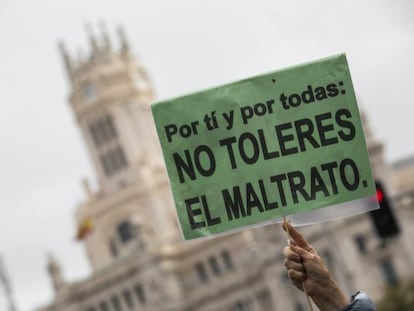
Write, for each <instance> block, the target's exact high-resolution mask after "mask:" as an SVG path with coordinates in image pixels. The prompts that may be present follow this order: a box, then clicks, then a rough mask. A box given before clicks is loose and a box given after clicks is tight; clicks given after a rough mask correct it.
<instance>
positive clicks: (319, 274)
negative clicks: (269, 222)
mask: <svg viewBox="0 0 414 311" xmlns="http://www.w3.org/2000/svg"><path fill="white" fill-rule="evenodd" d="M283 229H284V230H285V231H287V232H288V233H289V236H290V241H289V246H286V247H285V248H284V250H283V254H284V255H285V261H284V265H285V267H286V269H287V270H288V276H289V279H290V281H291V282H292V284H293V285H295V286H296V287H297V288H298V289H300V290H302V291H303V290H304V289H303V286H304V287H305V289H306V292H307V293H308V295H309V297H311V298H312V300H313V301H314V302H315V304H316V305H317V306H318V307H319V309H320V310H321V311H333V310H341V308H343V307H344V306H346V305H347V304H348V301H347V299H346V297H345V295H344V294H343V293H342V291H341V290H340V288H339V287H338V285H337V284H336V282H335V280H334V279H333V277H332V275H331V273H330V272H329V270H328V268H327V267H326V265H325V263H324V262H323V260H322V259H321V258H320V257H319V255H318V254H317V252H316V250H315V249H314V248H313V247H312V245H310V244H309V243H308V242H307V241H306V239H305V238H304V236H303V235H302V233H301V232H300V231H298V230H296V229H295V228H293V227H292V225H291V224H289V223H288V222H285V223H283Z"/></svg>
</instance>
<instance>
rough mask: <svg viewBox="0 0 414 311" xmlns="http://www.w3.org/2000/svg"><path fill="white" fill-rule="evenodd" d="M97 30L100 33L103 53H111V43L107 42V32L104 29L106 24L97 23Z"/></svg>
mask: <svg viewBox="0 0 414 311" xmlns="http://www.w3.org/2000/svg"><path fill="white" fill-rule="evenodd" d="M99 28H100V30H101V33H102V38H103V43H104V49H105V51H108V52H109V51H111V48H112V47H111V41H110V40H109V36H108V31H107V29H106V24H105V22H103V21H100V22H99Z"/></svg>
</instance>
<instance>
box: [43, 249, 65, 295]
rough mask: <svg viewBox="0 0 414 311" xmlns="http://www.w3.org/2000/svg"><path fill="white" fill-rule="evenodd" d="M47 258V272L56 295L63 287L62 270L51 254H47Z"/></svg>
mask: <svg viewBox="0 0 414 311" xmlns="http://www.w3.org/2000/svg"><path fill="white" fill-rule="evenodd" d="M47 256H48V260H47V270H48V272H49V276H50V278H51V280H52V284H53V288H54V289H55V291H56V293H58V292H60V290H61V289H62V288H63V287H64V286H65V280H64V278H63V276H62V269H61V268H60V264H59V263H58V261H57V260H56V258H55V257H54V256H53V255H52V254H50V253H49V254H48V255H47Z"/></svg>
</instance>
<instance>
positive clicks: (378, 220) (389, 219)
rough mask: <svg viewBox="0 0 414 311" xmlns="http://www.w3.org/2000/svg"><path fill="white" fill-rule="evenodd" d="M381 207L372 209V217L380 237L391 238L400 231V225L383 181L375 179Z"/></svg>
mask: <svg viewBox="0 0 414 311" xmlns="http://www.w3.org/2000/svg"><path fill="white" fill-rule="evenodd" d="M375 186H376V189H377V200H378V204H379V206H380V208H379V209H377V210H374V211H371V212H370V214H371V219H372V221H373V222H374V226H375V229H376V231H377V234H378V236H379V237H380V238H382V239H385V238H390V237H393V236H396V235H398V234H399V233H400V227H399V225H398V222H397V219H396V218H395V216H394V212H393V210H392V207H391V205H390V200H389V198H388V196H387V194H386V192H385V191H384V188H383V187H382V185H381V183H380V182H379V181H375Z"/></svg>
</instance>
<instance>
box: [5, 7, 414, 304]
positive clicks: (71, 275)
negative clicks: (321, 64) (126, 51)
mask: <svg viewBox="0 0 414 311" xmlns="http://www.w3.org/2000/svg"><path fill="white" fill-rule="evenodd" d="M413 17H414V1H411V0H392V1H391V0H376V1H375V0H369V1H368V0H365V1H360V0H352V1H349V0H348V1H332V0H330V1H329V0H327V1H322V0H317V1H315V0H314V1H292V0H288V1H287V0H286V1H276V0H254V1H244V0H227V1H225V0H136V1H124V0H118V1H102V0H100V1H85V0H82V1H56V0H49V1H46V0H37V1H33V0H27V1H22V0H0V38H1V48H0V126H1V130H0V142H1V156H0V189H1V192H0V206H1V212H2V214H1V217H0V254H1V255H2V257H3V259H4V262H5V264H6V265H7V268H8V272H9V276H10V278H11V280H12V282H13V288H14V291H15V297H16V299H17V302H18V306H19V308H20V310H23V311H27V310H32V309H33V308H34V307H36V306H39V305H40V304H43V303H47V302H48V301H50V299H51V298H52V289H51V286H50V283H49V280H48V278H47V275H46V272H45V265H46V258H47V256H46V254H47V252H49V251H50V252H52V253H53V254H55V255H56V257H57V258H58V259H59V260H60V261H61V263H62V266H63V268H64V273H65V276H66V277H67V279H69V280H74V279H79V278H82V277H85V276H86V275H87V274H88V265H87V262H86V259H85V256H84V254H83V251H82V247H81V246H80V245H79V244H78V243H76V242H75V241H74V238H73V237H74V234H75V226H74V220H73V219H74V217H73V215H74V212H75V208H76V205H77V204H78V202H80V201H81V200H82V199H83V193H82V189H81V186H80V180H81V178H82V177H83V176H89V177H90V178H91V179H93V178H94V174H93V172H92V169H91V167H90V162H89V159H88V155H87V154H86V150H85V146H84V144H83V142H82V139H81V136H80V134H79V131H78V129H77V125H76V124H75V120H74V118H73V115H72V112H71V111H70V109H69V106H68V103H67V100H66V99H67V95H68V90H69V86H68V83H67V81H66V78H65V73H64V70H63V66H62V62H61V59H60V55H59V53H58V50H57V42H58V40H60V39H63V40H64V41H65V42H66V45H67V47H68V49H69V50H70V51H71V52H72V53H74V54H76V53H77V50H78V48H83V49H84V51H86V50H88V49H89V46H88V42H87V36H86V32H85V27H84V25H85V24H86V23H91V24H92V25H93V27H94V28H95V30H96V32H98V30H99V27H97V25H98V23H99V21H100V20H102V21H105V23H106V25H107V28H108V29H109V32H110V33H111V34H112V35H113V36H114V34H115V29H116V27H117V26H118V25H122V26H124V27H125V30H126V33H127V36H128V37H129V39H130V42H131V45H132V47H133V50H134V52H135V54H136V55H137V56H138V57H139V59H140V61H141V62H142V63H143V64H144V65H145V66H146V68H147V69H148V71H149V72H150V74H151V76H152V79H153V82H154V85H155V88H156V90H157V95H158V97H159V98H165V97H170V96H172V95H179V94H184V93H186V92H189V91H194V90H197V89H201V88H205V87H209V86H214V85H218V84H221V83H224V82H230V81H233V80H237V79H240V78H245V77H248V76H251V75H256V74H260V73H263V72H268V71H271V70H276V69H278V68H282V67H286V66H290V65H293V64H298V63H302V62H306V61H310V60H314V59H318V58H321V57H325V56H329V55H332V54H337V53H342V52H346V53H347V57H348V62H349V64H350V68H351V73H352V76H353V81H354V86H355V89H356V91H357V93H358V97H359V100H360V102H359V104H360V106H361V107H362V109H363V110H364V111H365V112H366V113H367V116H368V118H369V120H370V123H371V127H372V129H373V130H374V133H375V134H376V136H377V137H378V139H380V140H381V141H383V142H384V143H385V145H386V157H387V160H388V161H390V162H391V161H395V160H397V159H400V158H404V157H407V156H410V155H413V154H414V144H413V130H412V115H413V112H414V109H413V108H412V107H413V105H414V101H413V100H412V96H413V89H414V78H413V72H414V57H413V55H414V18H413ZM116 43H117V42H116ZM0 310H7V309H6V303H5V299H4V296H3V295H2V292H0Z"/></svg>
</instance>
